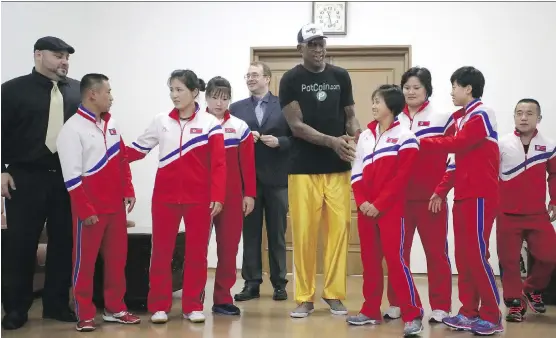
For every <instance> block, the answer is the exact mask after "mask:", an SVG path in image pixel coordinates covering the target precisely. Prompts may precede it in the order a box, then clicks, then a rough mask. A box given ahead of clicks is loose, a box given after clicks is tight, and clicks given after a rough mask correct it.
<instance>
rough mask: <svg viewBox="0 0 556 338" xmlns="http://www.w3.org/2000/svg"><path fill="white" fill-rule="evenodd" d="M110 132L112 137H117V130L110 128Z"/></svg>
mask: <svg viewBox="0 0 556 338" xmlns="http://www.w3.org/2000/svg"><path fill="white" fill-rule="evenodd" d="M108 131H109V132H110V135H116V128H110V129H108Z"/></svg>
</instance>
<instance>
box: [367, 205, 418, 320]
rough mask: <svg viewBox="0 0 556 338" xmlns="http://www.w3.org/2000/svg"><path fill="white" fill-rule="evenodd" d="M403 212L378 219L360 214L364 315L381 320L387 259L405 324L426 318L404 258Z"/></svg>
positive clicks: (393, 211) (393, 212)
mask: <svg viewBox="0 0 556 338" xmlns="http://www.w3.org/2000/svg"><path fill="white" fill-rule="evenodd" d="M402 214H403V213H402V212H401V211H396V210H391V211H389V212H388V213H386V214H384V215H382V216H380V217H379V218H378V219H374V218H371V217H368V216H365V215H363V214H362V213H361V212H358V215H357V225H358V228H359V241H360V244H361V261H362V263H363V297H364V298H365V302H364V304H363V307H362V308H361V313H362V314H364V315H365V316H367V317H369V318H372V319H381V318H382V315H381V312H380V305H381V303H382V293H383V291H384V285H383V284H384V277H383V276H384V274H383V271H382V258H383V257H384V258H386V265H387V266H388V278H389V280H390V283H392V288H393V289H394V292H395V293H396V297H397V299H398V303H399V306H400V309H401V313H402V319H403V320H404V321H405V322H409V321H412V320H414V319H416V318H422V317H423V309H422V307H421V299H420V298H419V293H418V292H417V288H416V287H415V282H414V281H413V276H412V275H411V271H410V270H409V267H408V266H407V264H405V261H404V259H403V256H404V252H403V251H404V246H403V243H404V236H405V230H404V218H403V217H402Z"/></svg>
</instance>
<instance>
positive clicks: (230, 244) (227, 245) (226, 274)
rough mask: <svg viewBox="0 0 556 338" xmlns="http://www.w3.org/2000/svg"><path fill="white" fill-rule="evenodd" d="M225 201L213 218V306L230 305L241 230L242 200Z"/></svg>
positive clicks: (230, 199)
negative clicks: (214, 274) (214, 245)
mask: <svg viewBox="0 0 556 338" xmlns="http://www.w3.org/2000/svg"><path fill="white" fill-rule="evenodd" d="M239 196H240V197H239V198H237V197H236V198H229V199H226V202H225V203H224V208H223V209H222V211H221V212H220V213H219V214H218V215H216V217H215V218H214V221H213V222H214V230H215V233H216V254H217V257H218V264H217V265H216V276H215V279H214V294H213V301H214V304H216V305H219V304H232V303H233V300H232V295H231V294H230V289H231V288H232V286H234V284H235V283H236V276H237V270H236V257H237V251H238V247H239V241H240V239H241V232H242V228H243V200H242V199H241V193H240V194H239Z"/></svg>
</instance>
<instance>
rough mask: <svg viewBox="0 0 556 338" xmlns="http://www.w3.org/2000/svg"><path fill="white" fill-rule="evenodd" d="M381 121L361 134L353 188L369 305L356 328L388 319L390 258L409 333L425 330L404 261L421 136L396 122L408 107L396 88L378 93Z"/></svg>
mask: <svg viewBox="0 0 556 338" xmlns="http://www.w3.org/2000/svg"><path fill="white" fill-rule="evenodd" d="M372 97H373V106H372V107H373V108H372V109H373V115H374V118H375V121H373V122H371V123H370V124H369V125H368V128H369V129H367V130H365V131H364V132H363V133H361V136H360V137H359V142H358V143H357V150H356V159H355V161H354V163H353V168H352V176H351V185H352V188H353V195H354V198H355V202H356V204H357V208H358V214H357V224H358V229H359V240H360V242H361V243H360V245H361V260H362V262H363V296H364V298H365V302H364V304H363V307H362V308H361V311H360V313H359V314H358V315H357V316H350V317H348V319H347V321H348V323H350V324H353V325H364V324H377V323H379V322H380V319H381V318H382V316H381V313H380V304H381V303H382V293H383V271H382V258H383V257H384V258H386V264H387V266H388V276H389V281H390V283H391V284H392V288H393V289H394V292H395V293H396V297H397V299H398V302H399V305H400V307H401V313H402V318H403V320H404V322H405V323H406V324H405V329H404V334H406V335H415V334H418V333H420V332H421V331H422V330H423V325H422V323H421V319H422V316H423V309H422V307H421V301H420V298H419V293H418V292H417V288H416V287H415V282H414V281H413V277H412V275H411V271H410V270H409V267H408V265H407V264H406V263H405V260H404V252H403V251H404V245H403V243H404V236H405V226H404V222H405V218H404V208H405V199H406V191H407V184H408V182H409V178H410V175H411V171H412V169H413V164H414V162H415V159H416V158H417V154H418V151H419V144H418V141H417V139H416V138H415V135H414V134H413V133H412V132H411V131H409V130H408V129H407V128H405V127H403V126H400V122H399V121H398V120H397V118H395V116H396V115H398V114H399V113H400V112H401V110H402V109H403V105H404V98H403V93H402V92H401V90H400V88H399V87H397V86H393V85H383V86H381V87H379V89H377V91H375V93H373V95H372Z"/></svg>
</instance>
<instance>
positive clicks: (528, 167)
mask: <svg viewBox="0 0 556 338" xmlns="http://www.w3.org/2000/svg"><path fill="white" fill-rule="evenodd" d="M499 146H500V211H501V212H503V213H506V214H515V215H535V214H543V213H546V182H545V178H546V173H547V172H548V189H549V195H550V204H551V205H556V142H554V141H553V140H550V139H548V138H546V137H544V135H542V134H540V133H539V132H538V131H535V135H534V136H533V138H532V139H531V143H530V144H529V149H528V151H527V153H525V149H523V144H522V143H521V139H520V138H519V132H517V131H515V132H513V133H511V134H508V135H505V136H504V137H502V138H501V139H500V142H499Z"/></svg>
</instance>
